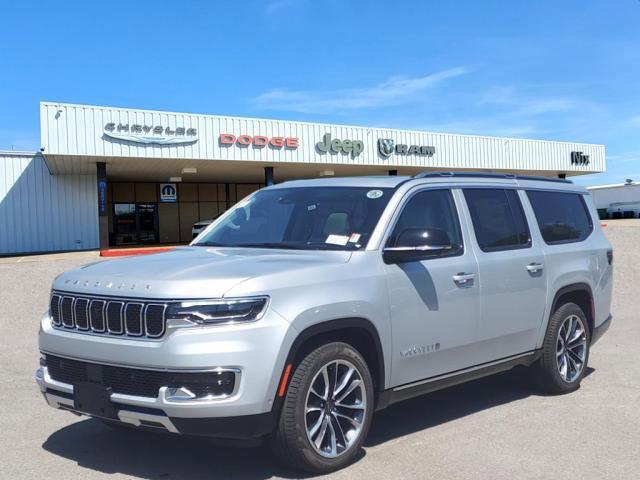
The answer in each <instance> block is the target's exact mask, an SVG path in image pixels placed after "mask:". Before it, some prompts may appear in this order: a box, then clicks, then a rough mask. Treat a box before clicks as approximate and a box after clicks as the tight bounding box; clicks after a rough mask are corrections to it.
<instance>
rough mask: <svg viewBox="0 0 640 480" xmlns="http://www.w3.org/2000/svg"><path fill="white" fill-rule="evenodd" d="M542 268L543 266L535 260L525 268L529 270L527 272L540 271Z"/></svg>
mask: <svg viewBox="0 0 640 480" xmlns="http://www.w3.org/2000/svg"><path fill="white" fill-rule="evenodd" d="M542 268H543V265H542V264H541V263H537V262H532V263H530V264H529V265H527V270H528V271H529V273H538V272H540V271H542Z"/></svg>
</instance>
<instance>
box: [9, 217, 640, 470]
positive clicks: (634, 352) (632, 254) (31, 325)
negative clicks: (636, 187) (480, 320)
mask: <svg viewBox="0 0 640 480" xmlns="http://www.w3.org/2000/svg"><path fill="white" fill-rule="evenodd" d="M605 232H606V233H607V235H608V237H609V239H610V241H611V242H612V244H613V246H614V249H615V260H614V262H615V283H614V303H613V308H612V310H613V315H614V321H613V324H612V327H611V328H610V329H609V331H608V332H607V334H606V335H605V336H604V337H603V338H602V340H600V342H598V344H597V345H595V346H594V348H593V350H592V352H591V358H590V365H589V370H588V375H587V377H586V378H585V379H584V380H583V382H582V387H581V388H580V389H579V390H578V391H577V392H574V393H572V394H569V395H564V396H557V397H556V396H545V395H540V394H539V393H538V392H536V391H535V390H533V389H531V388H530V387H529V385H528V383H527V382H526V381H525V380H524V376H523V375H522V372H521V371H518V370H515V371H512V372H508V373H505V374H501V375H497V376H494V377H489V378H486V379H482V380H478V381H475V382H472V383H468V384H465V385H461V386H457V387H454V388H450V389H448V390H444V391H440V392H436V393H433V394H430V395H427V396H423V397H420V398H416V399H413V400H409V401H407V402H404V403H400V404H397V405H394V406H392V407H390V408H389V409H387V410H384V411H382V412H379V413H378V414H376V416H375V418H374V423H373V427H372V431H371V432H370V435H369V439H368V440H367V442H366V444H365V448H364V449H363V451H362V452H361V455H360V459H359V460H358V461H357V462H356V463H355V464H354V465H352V466H351V467H349V468H347V469H345V470H342V471H340V472H337V473H334V474H332V475H329V476H327V478H342V479H360V478H362V479H365V478H366V479H372V478H383V479H395V478H402V479H411V478H416V479H443V480H454V479H490V480H501V479H505V480H512V479H558V478H563V479H568V478H580V479H583V480H584V479H616V480H618V479H638V478H640V319H639V315H638V312H639V307H640V220H639V221H638V222H637V223H635V222H627V223H625V224H619V225H617V224H615V222H609V223H608V225H607V227H605ZM22 258H23V260H21V261H18V260H19V258H14V259H4V260H3V261H0V306H1V308H0V332H1V335H2V339H1V340H0V342H1V343H0V344H1V345H2V348H1V349H0V365H1V366H2V368H1V369H0V386H1V387H2V388H0V404H1V405H2V406H3V411H2V413H1V414H0V432H1V435H0V478H3V479H4V478H6V479H23V478H24V479H34V478H47V479H65V480H69V479H74V478H81V479H106V478H109V479H119V478H141V479H156V478H160V479H166V478H170V479H187V478H188V479H231V478H242V479H265V478H281V477H283V478H298V477H299V476H300V474H299V472H296V471H292V470H289V469H286V468H283V467H282V466H280V465H279V464H278V463H277V462H276V461H275V460H274V459H273V458H272V456H271V455H270V454H269V452H268V450H267V449H265V448H246V449H237V448H222V447H220V446H214V445H212V444H211V443H209V442H208V441H206V440H205V439H192V438H183V437H179V436H174V435H166V434H153V433H145V432H139V431H124V432H123V431H119V430H115V429H112V428H109V427H107V426H105V425H103V424H101V423H100V422H98V421H96V420H92V419H88V418H86V417H76V416H74V415H72V414H70V413H68V412H63V411H58V410H53V409H51V408H50V407H48V406H47V405H46V404H45V402H44V400H43V399H42V397H41V395H40V393H39V391H38V388H37V386H36V384H35V382H34V380H33V373H34V371H35V369H36V368H37V364H38V348H37V330H38V319H39V318H40V316H41V314H42V312H44V310H45V309H46V308H47V301H48V296H49V289H50V285H51V281H52V280H53V278H54V277H55V276H56V275H57V274H58V273H60V272H62V271H64V270H67V269H69V268H72V267H74V266H77V265H81V264H83V263H88V262H90V261H93V260H95V259H96V258H97V257H96V255H95V254H93V253H77V254H65V255H53V256H46V257H22ZM514 314H517V312H514Z"/></svg>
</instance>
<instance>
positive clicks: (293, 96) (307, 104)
mask: <svg viewBox="0 0 640 480" xmlns="http://www.w3.org/2000/svg"><path fill="white" fill-rule="evenodd" d="M467 72H468V70H467V69H466V68H464V67H457V68H452V69H449V70H443V71H440V72H436V73H433V74H430V75H426V76H423V77H414V78H405V77H392V78H390V79H389V80H387V81H385V82H382V83H380V84H378V85H374V86H372V87H362V88H350V89H341V90H327V91H309V90H288V89H276V90H270V91H268V92H265V93H262V94H261V95H259V96H258V97H256V98H255V103H256V105H257V106H258V107H259V108H263V109H267V110H288V111H293V112H302V113H328V112H335V111H341V110H342V111H344V110H356V109H362V108H374V107H384V106H388V105H396V104H398V103H402V102H406V101H408V100H409V99H410V98H411V97H412V96H414V95H416V94H418V93H421V92H424V91H426V90H428V89H430V88H434V87H436V86H438V85H439V84H441V83H442V82H444V81H445V80H448V79H451V78H455V77H459V76H461V75H464V74H466V73H467Z"/></svg>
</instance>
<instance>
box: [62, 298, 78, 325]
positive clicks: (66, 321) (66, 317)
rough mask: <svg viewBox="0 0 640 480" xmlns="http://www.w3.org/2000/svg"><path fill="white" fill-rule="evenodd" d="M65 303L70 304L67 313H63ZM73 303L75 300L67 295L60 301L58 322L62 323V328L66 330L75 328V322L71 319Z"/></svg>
mask: <svg viewBox="0 0 640 480" xmlns="http://www.w3.org/2000/svg"><path fill="white" fill-rule="evenodd" d="M65 302H71V305H70V306H69V311H68V312H65V310H66V309H65ZM74 302H75V298H74V297H71V296H69V295H65V296H63V297H62V299H61V300H60V320H61V321H62V326H63V327H67V328H75V326H76V322H75V320H74V318H73V304H74Z"/></svg>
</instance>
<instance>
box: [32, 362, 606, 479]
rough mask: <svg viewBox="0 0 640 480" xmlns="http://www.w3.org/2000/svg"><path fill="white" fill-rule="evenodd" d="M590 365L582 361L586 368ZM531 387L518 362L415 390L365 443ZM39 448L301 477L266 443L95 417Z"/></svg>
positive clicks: (147, 469)
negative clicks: (115, 424) (229, 442)
mask: <svg viewBox="0 0 640 480" xmlns="http://www.w3.org/2000/svg"><path fill="white" fill-rule="evenodd" d="M592 372H593V369H591V368H588V369H587V372H586V375H589V374H590V373H592ZM537 394H538V393H537V392H535V391H533V390H532V389H531V388H530V387H529V385H528V383H527V382H526V381H524V380H523V375H522V374H521V371H519V370H518V369H516V370H513V371H511V372H507V373H503V374H499V375H494V376H492V377H487V378H484V379H481V380H476V381H474V382H470V383H467V384H463V385H459V386H456V387H452V388H449V389H446V390H441V391H439V392H434V393H431V394H429V395H425V396H422V397H417V398H415V399H412V400H408V401H405V402H402V403H399V404H397V405H394V406H391V407H389V408H387V409H386V410H383V411H381V412H377V413H376V415H375V416H374V420H373V425H372V428H371V431H370V432H369V437H368V439H367V441H366V442H365V447H371V446H375V445H380V444H382V443H384V442H386V441H388V440H391V439H395V438H399V437H403V436H405V435H410V434H412V433H415V432H418V431H421V430H426V429H428V428H430V427H434V426H436V425H440V424H442V423H445V422H449V421H453V420H456V419H458V418H462V417H465V416H467V415H470V414H473V413H476V412H479V411H482V410H485V409H488V408H491V407H494V406H497V405H502V404H506V403H509V402H513V401H516V400H520V399H523V398H526V397H528V396H530V395H537ZM42 447H43V448H44V449H45V450H47V451H48V452H51V453H53V454H55V455H59V456H61V457H64V458H67V459H69V460H72V461H74V462H76V463H77V464H78V465H79V466H81V467H84V468H88V469H92V470H96V471H99V472H102V473H107V474H114V473H121V474H125V475H130V476H134V477H138V478H144V479H158V478H160V479H161V478H189V479H209V480H211V479H216V478H224V479H232V478H242V479H267V478H271V477H274V476H278V477H284V478H300V477H301V472H298V471H295V470H290V469H287V468H285V467H282V466H281V465H280V464H279V463H278V462H277V460H276V459H275V458H274V457H273V456H272V455H271V453H270V452H269V450H268V449H267V448H265V447H256V448H223V447H220V446H215V445H213V444H212V443H211V442H209V441H208V440H207V439H206V438H187V437H180V436H178V435H173V434H160V433H150V432H144V431H136V430H134V429H127V428H111V427H108V426H106V425H104V424H102V423H101V422H99V421H97V420H93V419H87V420H82V421H79V422H76V423H73V424H71V425H69V426H67V427H64V428H62V429H60V430H58V431H57V432H54V433H53V434H52V435H51V436H50V437H49V438H48V439H47V440H46V441H45V442H44V444H43V445H42ZM365 454H366V453H365V452H364V451H363V452H361V455H360V459H362V458H363V457H364V456H365Z"/></svg>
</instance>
